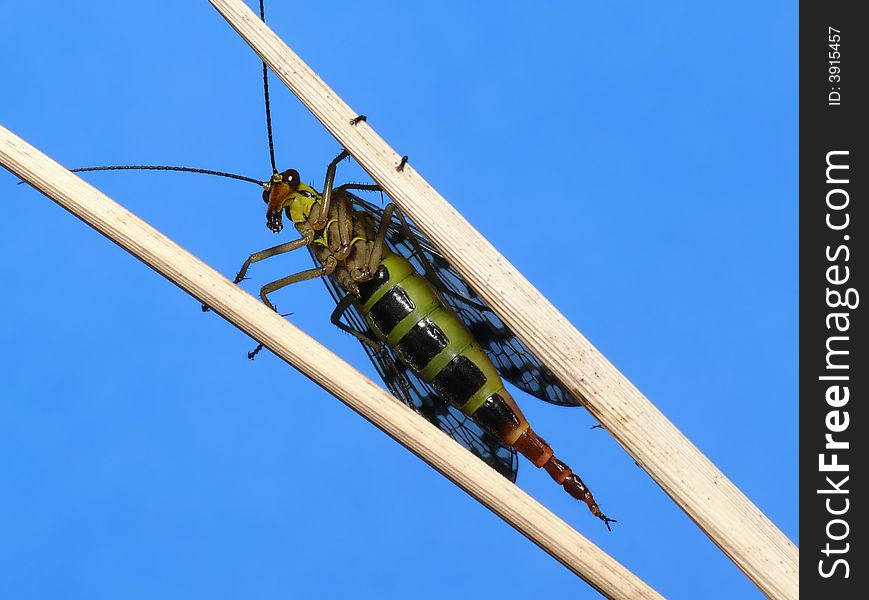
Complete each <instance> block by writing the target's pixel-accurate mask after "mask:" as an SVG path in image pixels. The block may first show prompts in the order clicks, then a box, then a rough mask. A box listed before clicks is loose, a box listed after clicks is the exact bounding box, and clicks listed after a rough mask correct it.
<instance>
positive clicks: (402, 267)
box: [359, 253, 528, 446]
mask: <svg viewBox="0 0 869 600" xmlns="http://www.w3.org/2000/svg"><path fill="white" fill-rule="evenodd" d="M359 291H360V299H359V307H360V312H361V313H362V314H363V315H365V318H366V319H367V320H368V323H369V324H370V325H371V327H372V329H373V330H374V332H375V333H376V334H377V335H378V336H379V337H380V338H381V339H383V340H384V341H386V343H387V344H388V345H389V346H391V347H392V348H394V349H395V351H396V353H397V354H398V356H399V357H400V359H401V360H402V361H403V362H404V363H405V364H406V365H407V366H408V367H410V368H411V369H413V371H415V372H416V373H418V374H419V375H420V377H422V379H423V380H425V381H427V382H428V383H429V384H431V386H432V387H433V388H434V389H435V391H437V392H438V394H440V396H441V397H442V398H443V399H444V400H446V401H447V402H449V403H450V404H452V405H453V406H455V407H456V408H458V409H460V410H461V411H462V412H463V413H465V414H467V415H470V416H471V417H473V418H474V420H476V421H477V422H478V423H480V425H482V426H483V427H485V428H486V429H487V430H489V431H490V432H491V433H492V434H493V435H495V436H497V437H498V438H499V439H501V440H503V441H504V443H506V444H507V445H510V446H512V445H514V444H515V443H516V441H517V440H518V439H519V437H520V436H521V435H522V434H523V433H524V432H525V431H526V430H527V429H528V421H526V420H525V417H524V416H523V415H522V412H521V411H520V410H519V408H518V407H517V406H516V403H515V402H514V401H513V398H512V397H511V396H510V394H509V393H508V392H507V391H506V390H505V389H504V383H503V382H502V380H501V377H500V375H498V371H497V370H496V369H495V366H494V365H493V364H492V361H491V360H490V359H489V357H488V356H487V355H486V353H485V352H484V351H483V350H482V348H481V347H480V345H479V344H478V343H477V342H476V341H475V340H474V338H473V336H472V335H471V332H470V331H469V330H468V328H467V326H466V325H465V324H464V323H463V322H462V320H461V319H460V318H459V317H458V316H457V315H456V313H455V312H453V310H452V309H450V308H449V307H448V306H446V305H444V303H443V302H441V300H440V298H439V297H438V294H437V293H436V291H435V289H434V287H433V286H432V285H431V284H430V283H429V282H428V281H427V280H426V279H425V278H424V277H422V276H420V275H419V274H418V273H417V272H416V270H415V269H414V268H413V266H412V265H411V264H410V263H409V262H408V261H407V260H406V259H404V258H403V257H401V256H398V255H396V254H393V253H386V254H385V255H384V257H383V260H382V261H381V263H380V268H379V270H378V271H377V273H376V275H375V277H374V278H373V279H371V280H370V281H367V282H365V283H362V284H360V285H359Z"/></svg>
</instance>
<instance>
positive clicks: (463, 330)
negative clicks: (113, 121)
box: [73, 0, 615, 528]
mask: <svg viewBox="0 0 869 600" xmlns="http://www.w3.org/2000/svg"><path fill="white" fill-rule="evenodd" d="M260 17H261V18H263V19H264V7H263V0H260ZM263 88H264V90H263V91H264V98H265V111H266V126H267V132H268V144H269V156H270V159H271V165H272V176H271V177H270V178H269V179H268V180H267V181H264V182H263V181H260V180H257V179H255V178H251V177H245V176H241V175H235V174H232V173H226V172H222V171H212V170H208V169H195V168H190V167H173V166H156V165H154V166H151V165H135V166H133V165H128V166H107V167H86V168H81V169H73V170H74V171H101V170H170V171H185V172H193V173H200V174H206V175H216V176H220V177H229V178H233V179H237V180H242V181H248V182H251V183H255V184H257V185H258V186H261V188H262V190H263V191H262V198H263V200H264V202H265V203H266V207H267V208H266V226H267V227H268V228H269V229H270V230H271V231H272V232H274V233H279V232H280V231H281V230H282V229H283V218H284V217H286V218H287V219H289V221H290V222H291V223H292V225H293V227H294V228H295V229H296V231H297V232H298V234H299V237H298V238H297V239H295V240H293V241H289V242H285V243H282V244H279V245H277V246H274V247H271V248H268V249H265V250H262V251H260V252H255V253H253V254H251V255H250V256H249V257H248V258H247V260H245V261H244V263H243V265H242V266H241V269H240V270H239V271H238V273H237V274H236V276H235V280H234V281H235V283H241V282H242V281H243V280H245V279H246V278H247V277H246V276H247V273H248V270H249V269H250V267H251V266H252V265H254V264H255V263H257V262H260V261H262V260H265V259H268V258H271V257H274V256H277V255H280V254H285V253H288V252H291V251H293V250H297V249H300V248H307V249H308V252H309V253H310V255H311V258H312V259H313V261H314V264H315V266H314V267H313V268H311V269H307V270H304V271H301V272H298V273H295V274H292V275H288V276H286V277H283V278H281V279H278V280H276V281H273V282H271V283H268V284H266V285H264V286H262V288H261V289H260V297H261V299H262V301H263V302H264V303H265V304H266V305H268V306H269V307H270V308H272V309H274V308H275V307H274V305H273V304H272V303H271V301H270V300H269V297H268V296H269V294H271V293H273V292H275V291H277V290H279V289H281V288H283V287H286V286H288V285H290V284H292V283H297V282H300V281H305V280H309V279H322V280H323V281H324V282H325V284H326V288H327V289H328V291H329V294H330V295H331V296H332V298H333V299H334V301H335V303H336V307H335V309H334V311H333V312H332V315H331V321H332V323H333V324H335V325H336V326H337V327H338V328H340V329H341V330H343V331H345V332H347V333H349V334H350V335H353V336H354V337H355V338H356V339H358V340H359V342H360V344H361V345H362V347H363V349H364V350H365V352H366V354H367V355H368V357H369V358H370V359H371V361H372V363H373V364H374V367H375V368H376V370H377V372H378V373H379V375H380V377H381V378H382V379H383V381H384V383H385V384H386V387H387V388H388V389H389V390H390V391H391V392H392V394H393V395H394V396H396V397H397V398H398V399H399V400H401V401H402V402H404V403H405V404H407V405H408V406H410V407H411V408H413V409H414V410H416V411H417V412H418V413H419V414H421V415H422V416H423V417H425V418H426V419H427V420H428V421H429V422H431V423H432V424H434V425H435V426H436V427H437V428H438V429H440V430H441V431H443V432H445V433H446V434H447V435H449V436H450V437H452V438H453V439H454V440H456V441H457V442H459V443H460V444H461V445H462V446H464V447H465V448H467V449H468V450H469V451H470V452H472V453H473V454H474V455H476V456H477V457H479V458H480V459H481V460H483V461H484V462H485V463H486V464H488V465H489V466H490V467H492V468H493V469H495V470H496V471H497V472H499V473H500V474H502V475H503V476H504V477H506V478H508V479H509V480H510V481H515V480H516V474H517V470H518V460H517V453H518V454H522V455H523V456H525V457H526V458H527V459H528V460H529V461H531V463H532V464H534V466H536V467H538V468H543V469H544V470H545V471H546V472H547V473H548V474H549V476H550V477H551V478H552V479H553V480H554V481H555V482H556V483H557V484H559V485H560V486H562V488H563V489H564V490H565V491H566V492H567V493H568V494H569V495H570V496H572V497H573V498H576V499H578V500H580V501H582V502H584V503H585V504H586V505H587V506H588V508H589V510H590V511H591V512H592V514H594V515H595V516H596V517H598V518H599V519H601V520H602V521H603V522H604V523H605V524H606V526H607V528H609V527H610V525H609V524H610V523H611V522H615V520H614V519H611V518H609V517H607V516H606V515H604V514H603V512H601V510H600V508H599V506H598V504H597V502H596V501H595V499H594V496H593V495H592V493H591V491H590V490H589V489H588V487H587V486H586V485H585V483H584V482H583V481H582V479H580V477H579V476H578V475H577V474H576V473H575V472H573V471H572V470H571V468H570V467H569V466H567V464H565V463H564V462H562V461H561V460H559V459H558V458H556V457H555V454H554V451H553V450H552V448H551V447H550V446H549V444H547V443H546V441H544V440H543V438H541V437H540V436H539V435H538V434H537V433H536V432H535V431H534V430H533V429H532V428H531V426H530V425H529V423H528V420H527V419H526V418H525V416H524V415H523V414H522V411H521V410H520V409H519V406H518V405H517V403H516V401H515V400H514V399H513V396H512V395H511V394H510V392H508V391H507V389H506V387H505V385H504V381H505V380H506V381H508V382H510V383H511V384H513V385H514V386H516V387H517V388H518V389H520V390H522V391H524V392H526V393H528V394H530V395H532V396H535V397H536V398H539V399H541V400H544V401H546V402H549V403H552V404H557V405H561V406H581V403H580V402H579V401H578V400H577V399H576V398H574V397H573V395H572V394H570V392H568V391H567V390H566V389H565V388H564V387H563V386H562V385H561V383H559V381H558V380H557V379H556V377H555V376H554V375H553V374H552V373H551V372H550V371H549V369H547V368H546V366H544V365H543V363H542V362H541V361H540V360H539V359H538V358H537V357H536V356H534V355H533V354H532V353H531V352H530V350H528V348H526V347H525V345H524V344H523V343H522V342H521V341H520V340H519V338H517V337H516V335H515V334H514V333H513V332H512V331H511V330H510V329H509V328H508V327H507V326H506V325H505V324H504V323H503V322H502V321H501V319H500V318H499V317H498V316H497V315H496V314H495V312H494V311H492V309H491V308H489V307H488V306H487V305H486V303H485V301H484V300H483V299H482V298H480V297H479V296H478V295H477V294H476V293H475V292H474V291H473V289H471V287H470V286H469V285H468V284H467V283H466V282H465V281H464V280H463V279H462V277H461V275H459V273H458V272H457V271H456V270H455V269H453V267H452V266H451V265H450V264H449V262H448V261H447V260H446V258H445V257H444V256H443V255H442V254H441V253H440V252H439V251H438V250H437V249H436V248H435V247H434V245H433V244H432V243H431V242H430V241H429V240H428V239H427V238H426V237H425V235H424V234H423V233H422V232H421V231H419V229H417V228H416V227H415V226H413V225H412V224H411V223H409V222H408V220H407V219H406V218H405V216H404V215H403V214H402V212H401V210H400V209H399V208H398V207H397V206H396V205H394V204H392V203H390V204H387V205H386V207H385V208H382V209H381V208H380V207H378V206H376V205H374V204H372V203H370V202H368V201H366V200H363V199H362V198H360V197H359V196H357V195H356V194H355V193H354V192H360V191H367V192H381V193H382V190H381V189H380V188H379V186H377V185H374V184H344V185H340V186H334V180H335V175H336V170H337V166H338V164H339V163H340V162H341V161H342V160H344V159H345V158H348V157H349V154H348V153H347V151H346V150H345V151H342V152H341V153H340V154H339V155H338V156H337V157H336V158H335V159H334V160H333V161H332V162H331V163H330V164H329V166H328V167H327V169H326V176H325V181H324V184H323V188H322V190H321V191H318V190H316V189H315V188H314V187H312V186H310V185H307V184H305V183H303V182H302V180H301V177H300V175H299V173H298V171H296V170H295V169H287V170H285V171H282V172H279V171H278V169H277V165H276V162H275V152H274V142H273V138H272V124H271V109H270V103H269V89H268V70H267V67H266V65H265V63H263ZM364 120H365V117H364V116H362V115H360V116H359V117H357V118H355V119H353V120H352V121H351V123H352V124H353V125H358V124H359V123H360V122H362V121H364ZM406 163H407V157H406V156H405V157H402V159H401V162H400V163H399V164H398V165H396V169H397V170H401V169H402V168H403V167H404V165H405V164H406ZM203 310H207V307H203ZM261 348H262V345H259V346H257V348H256V349H255V350H254V351H253V352H251V353H250V354H249V355H248V356H249V357H250V358H253V357H254V356H255V355H256V354H257V353H258V352H259V351H260V350H261Z"/></svg>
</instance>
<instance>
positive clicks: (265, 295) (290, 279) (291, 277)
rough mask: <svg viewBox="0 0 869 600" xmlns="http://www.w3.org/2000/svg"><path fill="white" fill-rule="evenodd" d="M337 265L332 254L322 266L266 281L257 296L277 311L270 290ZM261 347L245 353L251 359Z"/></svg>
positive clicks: (260, 345) (323, 275)
mask: <svg viewBox="0 0 869 600" xmlns="http://www.w3.org/2000/svg"><path fill="white" fill-rule="evenodd" d="M337 266H338V261H336V260H335V257H334V256H330V257H329V258H328V259H327V260H326V264H325V265H324V266H322V267H316V268H314V269H308V270H307V271H302V272H301V273H295V274H293V275H288V276H287V277H283V278H281V279H278V280H276V281H272V282H271V283H267V284H266V285H264V286H262V288H260V291H259V297H260V298H261V299H262V301H263V303H264V304H265V305H266V306H268V307H269V308H270V309H272V310H273V311H275V312H277V310H278V309H277V308H276V307H275V305H274V304H272V303H271V302H270V301H269V299H268V295H269V294H271V293H272V292H275V291H277V290H279V289H281V288H284V287H287V286H288V285H290V284H291V283H298V282H300V281H307V280H308V279H316V278H317V277H325V276H326V275H331V274H332V272H333V271H334V270H335V267H337ZM262 349H263V345H262V344H257V346H256V348H254V349H253V350H252V351H251V352H248V353H247V357H248V358H249V359H251V360H253V359H254V358H256V355H257V354H259V352H260V350H262Z"/></svg>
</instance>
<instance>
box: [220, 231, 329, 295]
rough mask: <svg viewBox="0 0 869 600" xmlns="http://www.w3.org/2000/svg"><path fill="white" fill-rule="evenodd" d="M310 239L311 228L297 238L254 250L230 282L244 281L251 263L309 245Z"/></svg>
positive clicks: (312, 234)
mask: <svg viewBox="0 0 869 600" xmlns="http://www.w3.org/2000/svg"><path fill="white" fill-rule="evenodd" d="M312 241H314V231H313V230H311V231H307V232H305V234H304V235H303V236H302V237H300V238H299V239H297V240H293V241H292V242H286V243H284V244H278V245H277V246H273V247H271V248H267V249H266V250H260V251H259V252H254V253H253V254H251V255H250V256H248V257H247V260H246V261H244V264H243V265H241V268H240V269H239V270H238V273H236V275H235V279H234V280H233V281H232V282H233V283H241V282H242V281H244V279H245V275H247V270H248V269H249V268H250V266H251V265H252V264H253V263H255V262H259V261H261V260H265V259H267V258H271V257H272V256H277V255H278V254H286V253H287V252H292V251H293V250H298V249H299V248H304V247H305V246H308V245H310V243H311V242H312Z"/></svg>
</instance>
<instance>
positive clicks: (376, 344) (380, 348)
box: [331, 294, 410, 396]
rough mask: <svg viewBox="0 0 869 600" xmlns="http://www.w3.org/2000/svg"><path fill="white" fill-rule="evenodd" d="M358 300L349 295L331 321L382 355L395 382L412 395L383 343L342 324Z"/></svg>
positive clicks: (407, 393) (337, 308)
mask: <svg viewBox="0 0 869 600" xmlns="http://www.w3.org/2000/svg"><path fill="white" fill-rule="evenodd" d="M355 300H356V297H355V296H354V295H353V294H347V295H346V296H344V297H343V298H341V301H340V302H339V303H338V306H336V307H335V310H333V311H332V316H331V320H332V323H333V324H334V325H335V326H336V327H337V328H338V329H340V330H341V331H346V332H347V333H349V334H350V335H352V336H353V337H355V338H356V339H357V340H359V341H360V342H362V343H363V344H365V345H367V346H370V347H371V348H374V351H375V352H377V353H379V354H381V355H382V356H383V358H384V359H385V361H386V363H387V364H388V365H389V368H390V370H391V371H392V374H393V375H394V376H395V381H396V382H397V384H398V385H400V386H401V387H402V389H403V390H404V393H405V394H406V395H408V396H409V395H410V391H409V390H408V389H407V386H406V382H405V380H404V377H403V376H402V374H401V371H399V370H398V365H396V364H395V361H394V360H393V359H392V356H391V355H390V354H389V352H387V351H386V348H385V347H384V345H383V342H381V341H380V340H377V339H375V338H373V337H371V336H370V335H368V334H367V333H365V332H364V331H359V330H357V329H353V328H352V327H350V326H349V325H347V324H345V323H342V322H341V317H342V316H343V315H344V312H345V311H346V310H347V309H348V308H350V307H351V306H352V305H353V302H354V301H355Z"/></svg>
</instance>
